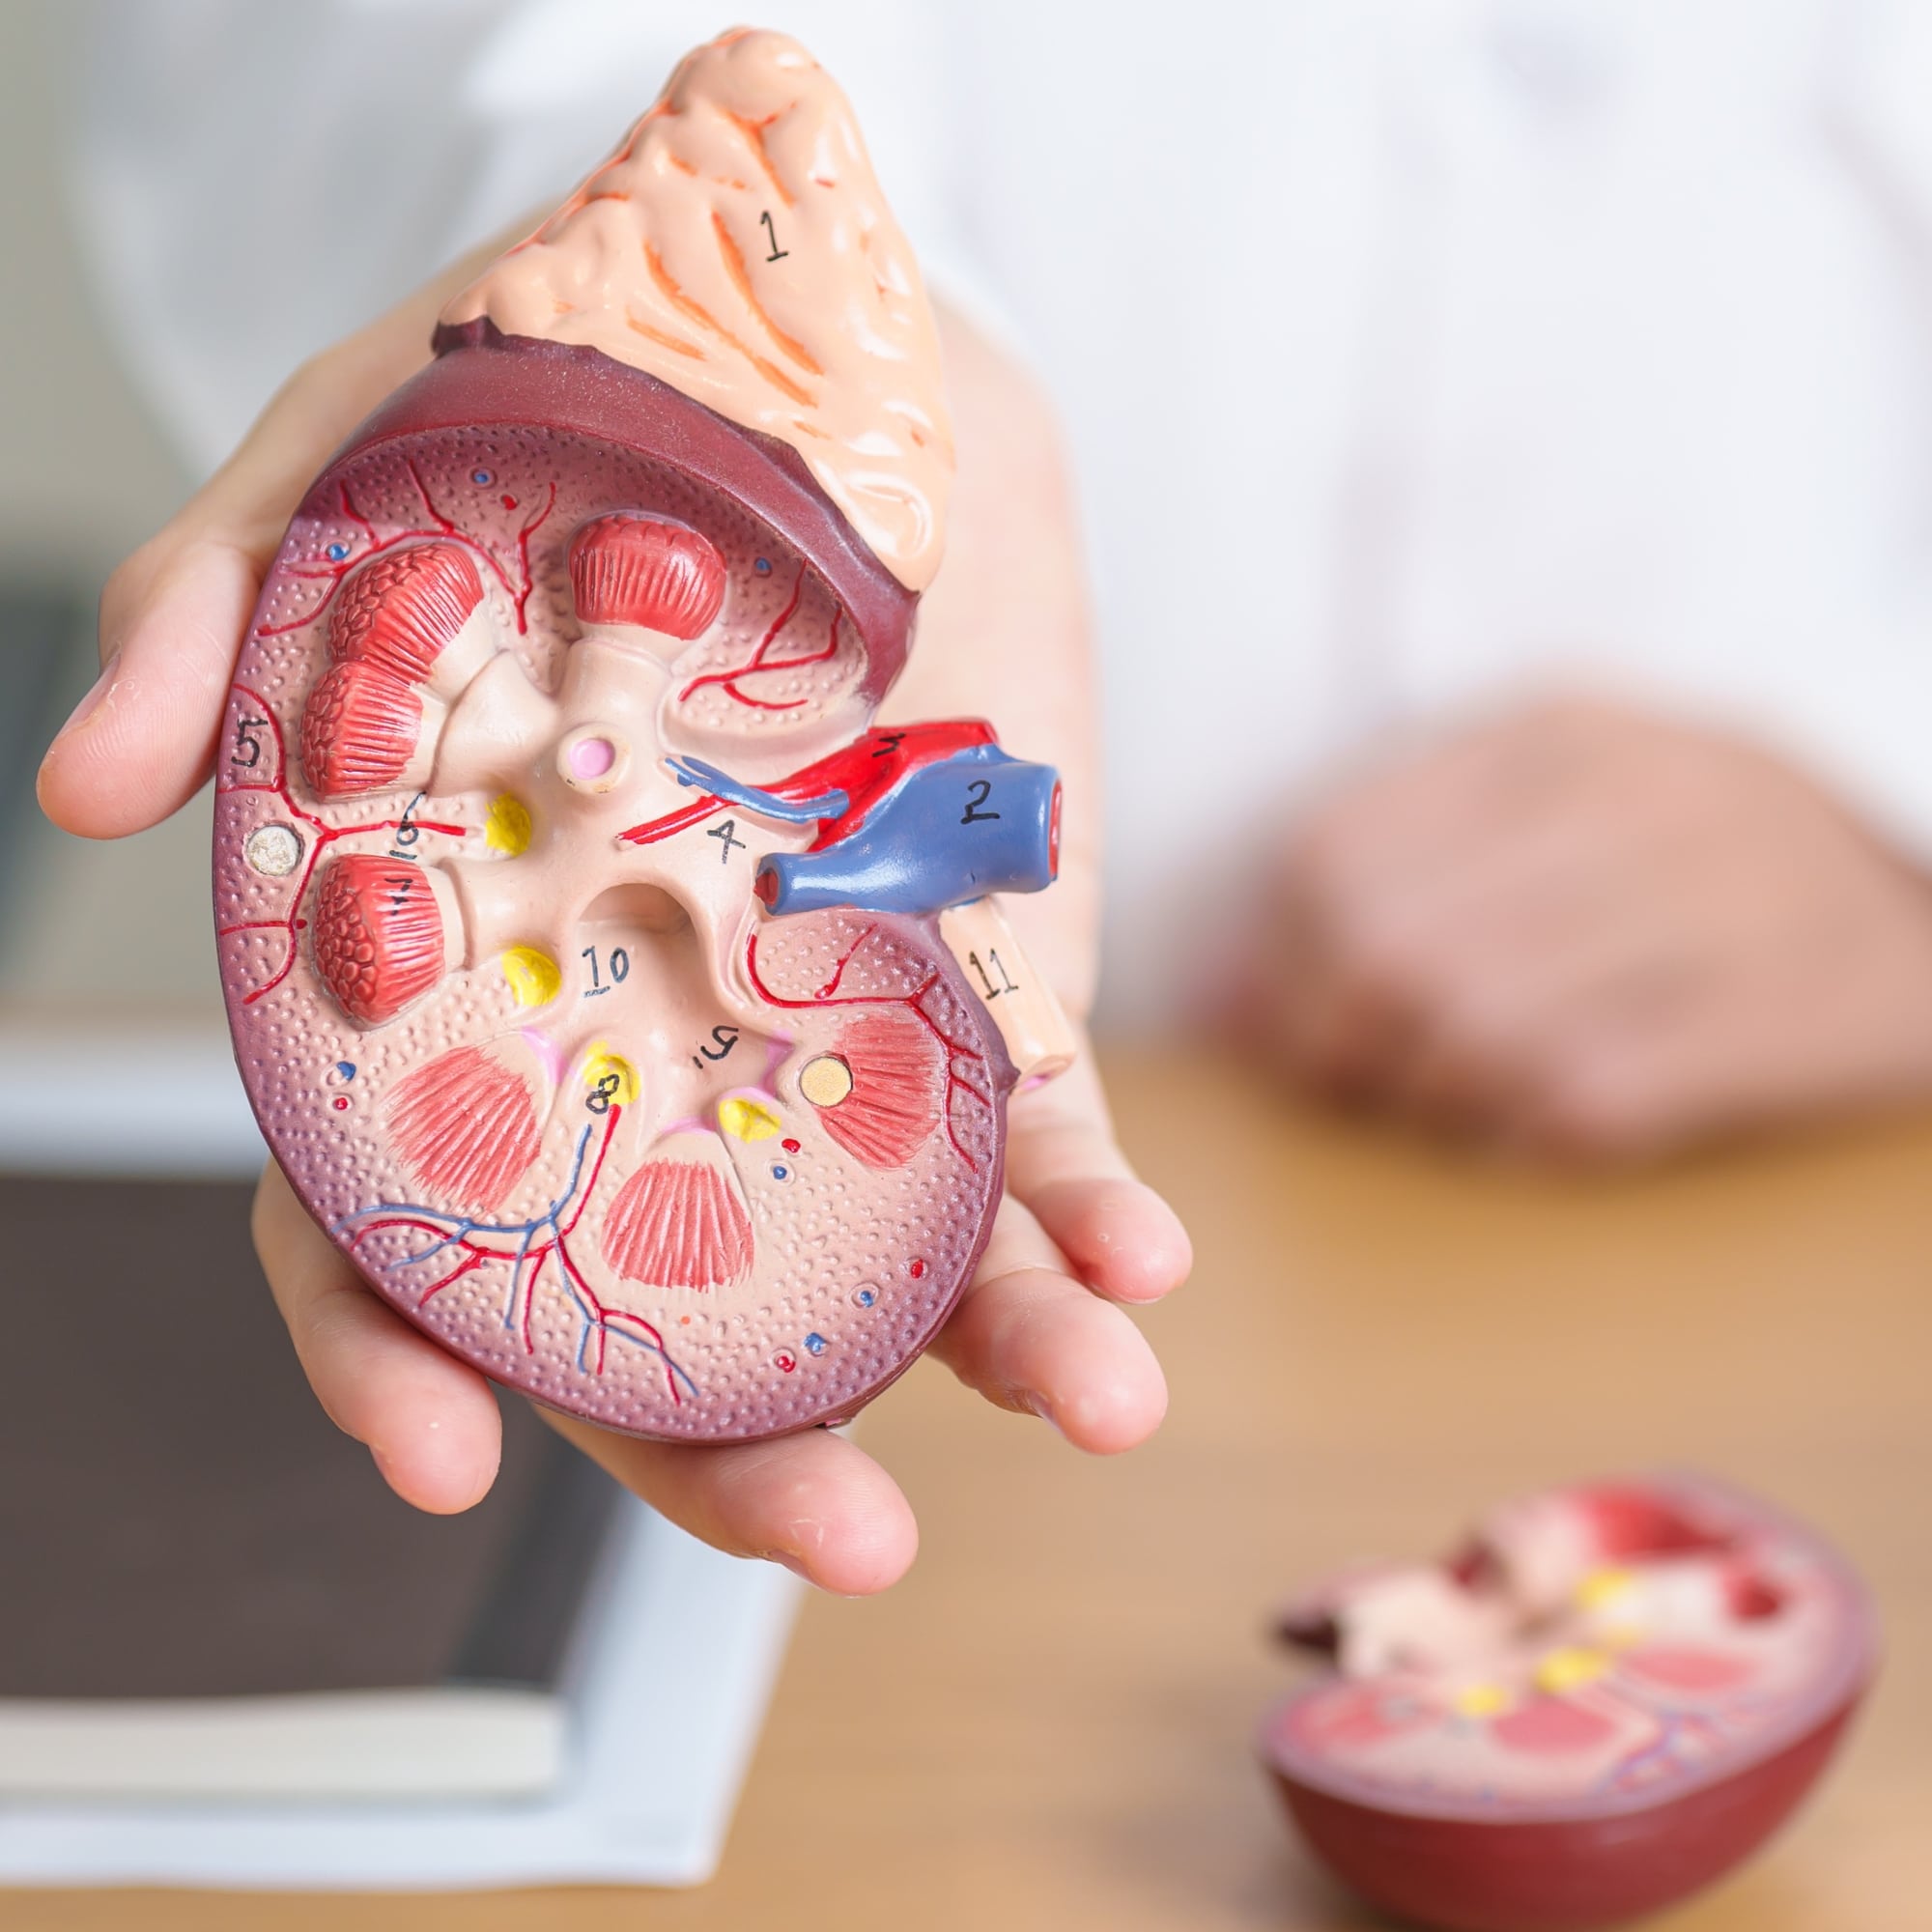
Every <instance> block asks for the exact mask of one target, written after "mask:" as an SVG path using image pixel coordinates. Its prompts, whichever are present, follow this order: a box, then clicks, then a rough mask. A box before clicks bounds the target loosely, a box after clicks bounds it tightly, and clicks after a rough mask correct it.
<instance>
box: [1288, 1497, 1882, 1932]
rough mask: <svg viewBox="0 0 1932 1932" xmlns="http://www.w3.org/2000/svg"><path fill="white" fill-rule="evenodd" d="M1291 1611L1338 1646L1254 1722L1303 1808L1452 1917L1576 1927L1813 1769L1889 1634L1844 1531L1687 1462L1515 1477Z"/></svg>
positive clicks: (1685, 1860)
mask: <svg viewBox="0 0 1932 1932" xmlns="http://www.w3.org/2000/svg"><path fill="white" fill-rule="evenodd" d="M1282 1631H1283V1634H1284V1635H1285V1636H1286V1637H1287V1638H1288V1639H1289V1640H1290V1641H1291V1642H1293V1643H1294V1644H1296V1645H1298V1646H1300V1647H1302V1648H1303V1649H1306V1650H1310V1651H1313V1652H1315V1653H1317V1654H1319V1655H1321V1656H1323V1657H1325V1658H1328V1659H1330V1660H1332V1662H1333V1665H1334V1667H1333V1668H1332V1669H1331V1670H1330V1671H1329V1672H1327V1673H1326V1674H1324V1675H1323V1676H1321V1678H1319V1679H1318V1680H1317V1681H1316V1682H1315V1683H1314V1684H1313V1685H1311V1686H1308V1687H1305V1688H1304V1689H1302V1690H1298V1691H1296V1692H1295V1693H1293V1695H1292V1696H1290V1697H1289V1698H1288V1699H1287V1700H1286V1701H1285V1702H1284V1703H1282V1704H1281V1705H1279V1706H1278V1707H1277V1708H1276V1709H1275V1710H1274V1711H1273V1712H1271V1713H1270V1714H1269V1716H1268V1718H1267V1719H1266V1721H1265V1723H1264V1726H1263V1731H1262V1739H1261V1745H1262V1753H1263V1756H1264V1760H1265V1761H1266V1763H1267V1764H1268V1766H1269V1768H1270V1769H1271V1770H1272V1771H1273V1773H1274V1775H1275V1777H1276V1780H1277V1781H1278V1783H1279V1785H1280V1787H1281V1791H1282V1795H1283V1798H1284V1799H1285V1801H1286V1803H1287V1805H1288V1808H1289V1812H1290V1814H1291V1816H1292V1817H1293V1820H1294V1822H1295V1824H1296V1825H1297V1826H1298V1827H1299V1828H1300V1830H1301V1832H1302V1833H1304V1835H1305V1836H1306V1837H1307V1839H1308V1842H1309V1844H1310V1845H1311V1846H1312V1847H1313V1848H1314V1850H1315V1851H1316V1852H1317V1853H1318V1855H1319V1856H1320V1857H1321V1859H1322V1860H1323V1861H1324V1862H1325V1863H1327V1864H1328V1865H1330V1866H1331V1867H1332V1868H1333V1869H1334V1871H1335V1872H1336V1873H1337V1874H1338V1875H1339V1876H1340V1877H1341V1878H1343V1879H1345V1880H1346V1881H1347V1882H1348V1883H1349V1884H1350V1885H1351V1886H1353V1887H1354V1888H1355V1889H1356V1890H1358V1891H1360V1892H1361V1893H1362V1894H1363V1895H1364V1896H1365V1897H1367V1898H1369V1899H1371V1900H1373V1901H1374V1902H1375V1903H1376V1904H1378V1905H1379V1906H1382V1907H1384V1908H1385V1909H1387V1910H1389V1911H1391V1912H1395V1913H1398V1914H1400V1915H1401V1916H1403V1917H1404V1918H1406V1919H1408V1920H1411V1921H1413V1922H1415V1923H1417V1924H1422V1925H1435V1926H1443V1927H1447V1928H1450V1932H1585V1928H1589V1927H1595V1926H1606V1925H1612V1924H1616V1923H1618V1922H1620V1921H1622V1920H1624V1919H1627V1918H1635V1917H1637V1916H1639V1915H1641V1914H1644V1913H1647V1912H1653V1911H1656V1910H1658V1909H1660V1908H1661V1907H1662V1906H1665V1905H1668V1904H1670V1903H1672V1902H1673V1901H1675V1900H1676V1899H1679V1898H1681V1897H1683V1896H1685V1895H1686V1894H1687V1893H1689V1892H1691V1891H1693V1890H1695V1889H1697V1888H1698V1887H1700V1886H1703V1885H1707V1884H1709V1883H1710V1882H1711V1881H1712V1880H1713V1879H1715V1878H1717V1877H1719V1875H1720V1874H1722V1873H1723V1872H1725V1871H1727V1870H1729V1869H1730V1867H1731V1866H1732V1865H1734V1864H1736V1863H1737V1862H1738V1861H1740V1860H1741V1859H1743V1858H1745V1857H1747V1855H1748V1854H1749V1853H1750V1852H1751V1851H1753V1850H1754V1849H1755V1848H1756V1847H1757V1846H1758V1845H1759V1844H1761V1843H1762V1842H1763V1840H1764V1839H1765V1838H1766V1837H1767V1836H1769V1835H1770V1833H1772V1832H1774V1831H1775V1830H1776V1828H1777V1826H1778V1825H1779V1824H1781V1823H1782V1822H1783V1821H1784V1819H1785V1818H1786V1817H1787V1816H1788V1815H1789V1814H1790V1812H1791V1810H1792V1809H1793V1807H1794V1806H1795V1805H1796V1804H1798V1803H1799V1801H1800V1800H1801V1799H1802V1798H1803V1797H1804V1794H1805V1792H1806V1791H1807V1790H1808V1789H1809V1788H1810V1786H1811V1784H1812V1783H1813V1781H1814V1780H1815V1779H1816V1778H1817V1776H1818V1775H1819V1773H1820V1772H1821V1771H1822V1770H1823V1769H1824V1767H1825V1765H1826V1763H1827V1762H1828V1760H1829V1759H1830V1757H1831V1755H1832V1753H1833V1750H1834V1749H1835V1747H1836V1746H1837V1744H1838V1741H1839V1738H1840V1736H1841V1735H1842V1733H1843V1731H1844V1728H1845V1726H1846V1724H1847V1722H1848V1721H1849V1719H1850V1718H1851V1714H1852V1712H1853V1710H1854V1708H1855V1707H1856V1706H1857V1704H1858V1701H1859V1698H1860V1697H1861V1694H1862V1693H1863V1691H1864V1689H1865V1687H1866V1685H1867V1683H1868V1682H1869V1681H1870V1678H1871V1674H1872V1671H1873V1669H1874V1668H1875V1665H1876V1657H1877V1637H1876V1627H1875V1623H1874V1618H1873V1612H1872V1607H1871V1604H1870V1601H1869V1599H1868V1598H1867V1596H1866V1594H1865V1591H1864V1589H1863V1587H1862V1586H1861V1583H1860V1582H1859V1580H1858V1577H1856V1575H1855V1574H1854V1573H1853V1572H1852V1570H1851V1569H1850V1568H1849V1566H1848V1565H1847V1564H1846V1563H1845V1562H1844V1560H1843V1559H1842V1558H1841V1557H1840V1556H1838V1555H1837V1554H1836V1552H1835V1551H1833V1549H1832V1548H1829V1546H1827V1545H1826V1544H1825V1543H1824V1542H1823V1541H1822V1540H1821V1539H1820V1538H1818V1537H1817V1536H1816V1535H1814V1534H1813V1533H1812V1532H1811V1531H1809V1530H1807V1529H1805V1528H1804V1527H1802V1526H1801V1525H1799V1524H1797V1523H1794V1522H1791V1521H1789V1520H1787V1519H1785V1518H1783V1517H1781V1516H1779V1515H1777V1514H1776V1512H1774V1511H1772V1510H1771V1509H1769V1508H1768V1507H1767V1506H1765V1505H1764V1504H1762V1503H1759V1502H1756V1501H1754V1500H1752V1499H1751V1498H1749V1497H1747V1496H1743V1495H1740V1494H1738V1493H1737V1492H1733V1491H1730V1490H1727V1489H1724V1488H1722V1487H1720V1486H1719V1485H1717V1484H1714V1483H1711V1482H1709V1481H1706V1480H1704V1479H1701V1478H1695V1477H1690V1476H1667V1477H1657V1478H1650V1479H1643V1480H1638V1481H1631V1482H1622V1483H1605V1484H1595V1485H1587V1486H1583V1487H1579V1488H1575V1489H1566V1490H1556V1491H1550V1492H1545V1493H1544V1494H1541V1495H1537V1496H1532V1497H1528V1498H1525V1499H1523V1500H1521V1501H1519V1502H1515V1503H1510V1504H1505V1505H1504V1506H1502V1507H1501V1508H1499V1509H1496V1510H1493V1511H1492V1512H1491V1514H1490V1515H1489V1517H1487V1518H1486V1519H1485V1520H1484V1521H1483V1523H1482V1524H1481V1526H1480V1528H1479V1530H1478V1532H1477V1534H1476V1536H1475V1537H1474V1539H1472V1541H1471V1542H1470V1543H1469V1544H1468V1545H1467V1546H1466V1547H1465V1548H1463V1550H1462V1551H1460V1552H1459V1553H1458V1554H1457V1555H1456V1556H1455V1557H1453V1558H1451V1559H1450V1560H1449V1561H1448V1562H1445V1563H1440V1564H1428V1565H1408V1566H1389V1567H1387V1568H1383V1569H1377V1570H1365V1571H1362V1572H1359V1573H1356V1574H1354V1575H1352V1576H1349V1577H1342V1578H1340V1579H1338V1580H1337V1581H1336V1582H1334V1583H1332V1584H1330V1585H1329V1586H1327V1587H1326V1588H1325V1589H1322V1590H1320V1591H1317V1592H1315V1593H1313V1594H1311V1595H1310V1596H1308V1597H1307V1598H1304V1599H1303V1600H1302V1601H1300V1602H1299V1603H1297V1604H1295V1605H1293V1606H1292V1608H1291V1609H1290V1610H1289V1611H1288V1612H1287V1613H1286V1615H1285V1616H1284V1618H1283V1620H1282Z"/></svg>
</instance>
